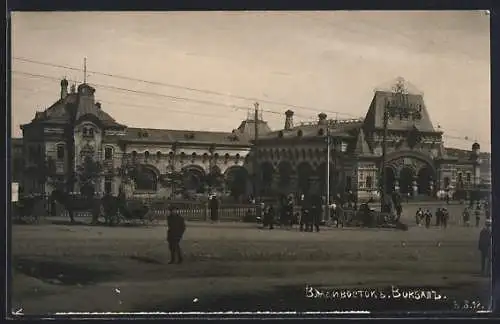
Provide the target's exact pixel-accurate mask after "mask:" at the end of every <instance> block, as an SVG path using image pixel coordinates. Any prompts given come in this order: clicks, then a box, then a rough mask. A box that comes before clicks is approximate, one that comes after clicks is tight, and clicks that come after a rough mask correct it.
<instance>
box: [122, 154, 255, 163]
mask: <svg viewBox="0 0 500 324" xmlns="http://www.w3.org/2000/svg"><path fill="white" fill-rule="evenodd" d="M174 155H175V154H174V152H169V153H168V158H169V159H170V160H172V159H173V158H174ZM131 156H132V159H136V158H137V156H138V153H137V151H132V153H131ZM150 157H151V154H150V153H149V151H145V152H144V159H145V160H148V159H150ZM162 157H163V154H162V153H161V152H160V151H158V152H156V159H157V160H160V159H161V158H162ZM179 157H180V160H181V161H184V160H186V159H187V154H186V153H184V152H181V153H180V154H179ZM201 157H202V161H203V162H206V161H208V160H209V159H210V155H209V154H208V153H204V154H203V155H201ZM234 157H235V159H236V160H237V161H238V160H240V159H241V156H240V154H239V153H237V154H236V155H235V156H234ZM197 158H198V155H197V154H196V152H193V153H192V154H191V160H195V159H197ZM219 158H220V156H219V154H218V153H215V154H214V155H213V159H214V160H216V161H217V160H218V159H219ZM230 158H231V155H229V153H226V154H225V155H224V160H225V161H226V162H227V161H229V159H230ZM246 159H247V158H246V157H245V160H246Z"/></svg>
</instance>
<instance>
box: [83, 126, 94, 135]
mask: <svg viewBox="0 0 500 324" xmlns="http://www.w3.org/2000/svg"><path fill="white" fill-rule="evenodd" d="M82 136H83V137H94V129H93V128H92V127H89V126H85V127H83V129H82Z"/></svg>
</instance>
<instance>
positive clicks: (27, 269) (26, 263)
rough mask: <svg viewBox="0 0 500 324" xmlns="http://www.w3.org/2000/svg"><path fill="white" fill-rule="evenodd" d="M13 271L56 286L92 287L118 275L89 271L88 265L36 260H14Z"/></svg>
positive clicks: (101, 270)
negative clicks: (91, 285)
mask: <svg viewBox="0 0 500 324" xmlns="http://www.w3.org/2000/svg"><path fill="white" fill-rule="evenodd" d="M13 271H17V272H20V273H22V274H24V275H26V276H29V277H32V278H36V279H39V280H42V281H44V282H46V283H50V284H54V285H65V286H72V285H90V284H94V283H96V282H103V281H108V280H110V279H112V278H113V277H114V276H115V275H117V274H118V273H117V272H115V271H113V270H109V269H94V268H92V269H89V268H88V266H86V265H83V264H82V265H78V264H69V263H64V262H59V261H39V260H34V259H16V260H13Z"/></svg>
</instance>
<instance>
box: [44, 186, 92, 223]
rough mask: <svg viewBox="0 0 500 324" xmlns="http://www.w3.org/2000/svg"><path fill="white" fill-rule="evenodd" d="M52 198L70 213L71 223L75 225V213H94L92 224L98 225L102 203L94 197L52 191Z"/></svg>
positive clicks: (57, 190)
mask: <svg viewBox="0 0 500 324" xmlns="http://www.w3.org/2000/svg"><path fill="white" fill-rule="evenodd" d="M50 198H51V199H52V200H53V201H56V202H58V203H60V204H61V205H62V206H63V207H64V209H66V210H67V211H68V214H69V218H70V221H71V223H75V217H74V213H75V212H81V211H89V212H91V213H92V224H97V223H98V219H99V215H100V213H101V201H99V200H96V199H94V198H93V197H92V196H79V195H74V194H69V193H67V192H64V191H62V190H59V189H56V190H54V191H52V194H51V195H50Z"/></svg>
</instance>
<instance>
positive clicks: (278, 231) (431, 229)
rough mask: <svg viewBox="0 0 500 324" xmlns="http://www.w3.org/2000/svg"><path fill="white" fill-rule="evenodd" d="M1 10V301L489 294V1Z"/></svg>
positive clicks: (404, 298) (355, 306) (423, 301)
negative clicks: (4, 97) (4, 75)
mask: <svg viewBox="0 0 500 324" xmlns="http://www.w3.org/2000/svg"><path fill="white" fill-rule="evenodd" d="M9 19H10V31H9V32H10V37H11V49H10V64H11V66H10V71H8V78H10V80H8V85H9V87H8V89H9V96H10V113H11V134H10V136H11V139H10V158H9V159H10V181H11V184H9V186H10V187H11V197H9V198H8V199H10V201H11V202H10V204H11V206H10V207H11V208H10V210H11V213H10V215H8V224H9V228H10V237H9V238H8V239H10V242H11V243H10V251H9V254H10V264H9V266H8V267H9V268H10V272H11V273H10V275H11V277H10V280H9V283H10V287H9V295H10V306H9V307H10V308H11V317H23V316H28V315H33V316H45V317H46V316H58V315H64V316H68V315H70V316H78V315H85V314H86V315H88V314H117V315H119V314H129V315H132V314H157V315H158V314H160V315H161V314H163V315H168V314H177V315H182V314H191V315H192V314H197V315H199V316H203V315H204V314H205V315H210V314H212V315H213V314H218V315H224V314H233V315H237V314H247V315H251V314H253V315H255V316H264V315H263V314H271V315H272V314H289V315H290V314H291V315H298V316H300V315H307V314H314V313H318V312H321V313H324V314H330V315H329V316H340V315H342V314H343V313H344V312H359V314H362V313H368V312H379V313H382V314H391V313H395V312H440V313H449V314H466V313H478V312H489V311H490V310H491V307H492V304H491V294H492V287H491V259H492V257H491V256H492V252H491V247H492V236H491V226H492V216H491V215H492V214H491V186H492V177H491V127H490V124H491V120H490V111H491V108H490V106H491V103H490V97H491V93H490V89H491V85H490V83H491V81H490V16H489V13H488V12H487V11H485V10H471V11H162V12H160V11H156V12H153V11H151V12H147V11H143V12H140V11H137V12H130V11H129V12H125V11H123V12H119V11H116V12H104V11H103V12H98V11H95V12H90V11H88V12H83V11H82V12H78V11H74V12H70V11H68V12H63V11H61V12H56V11H53V12H34V11H33V12H21V11H17V12H11V13H10V18H9Z"/></svg>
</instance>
